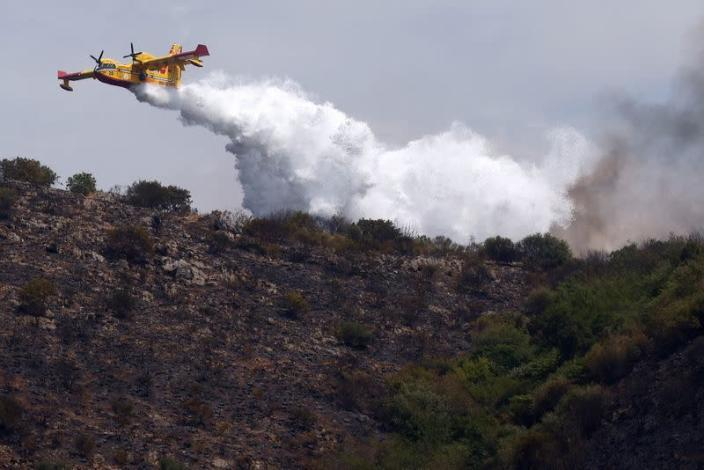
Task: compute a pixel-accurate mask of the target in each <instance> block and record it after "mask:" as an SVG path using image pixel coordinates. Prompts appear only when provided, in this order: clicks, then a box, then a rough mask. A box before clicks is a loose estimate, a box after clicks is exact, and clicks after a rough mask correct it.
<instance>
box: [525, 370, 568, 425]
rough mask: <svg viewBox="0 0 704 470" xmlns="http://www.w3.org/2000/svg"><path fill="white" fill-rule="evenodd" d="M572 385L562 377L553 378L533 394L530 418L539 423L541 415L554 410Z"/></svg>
mask: <svg viewBox="0 0 704 470" xmlns="http://www.w3.org/2000/svg"><path fill="white" fill-rule="evenodd" d="M571 387H572V384H571V383H570V382H569V381H568V380H567V379H565V378H564V377H559V376H556V377H553V378H551V379H550V380H548V381H547V382H545V383H543V384H542V385H541V386H540V387H538V388H537V389H536V390H535V391H534V392H533V405H532V418H533V421H539V420H540V419H541V418H542V417H543V415H545V414H546V413H548V412H550V411H552V410H554V409H555V407H556V406H557V405H558V403H560V400H562V397H563V396H564V395H565V394H566V393H567V392H568V391H569V390H570V388H571Z"/></svg>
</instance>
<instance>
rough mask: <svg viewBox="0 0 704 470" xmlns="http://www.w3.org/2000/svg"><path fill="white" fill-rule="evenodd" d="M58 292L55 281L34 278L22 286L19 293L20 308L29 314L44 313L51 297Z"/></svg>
mask: <svg viewBox="0 0 704 470" xmlns="http://www.w3.org/2000/svg"><path fill="white" fill-rule="evenodd" d="M56 294H57V292H56V286H55V285H54V283H53V282H51V281H49V280H47V279H43V278H34V279H32V280H31V281H29V282H28V283H27V284H25V285H24V287H22V289H21V290H20V294H19V300H20V305H19V310H20V312H22V313H26V314H28V315H37V316H38V315H44V313H46V309H47V302H48V301H49V298H50V297H53V296H55V295H56Z"/></svg>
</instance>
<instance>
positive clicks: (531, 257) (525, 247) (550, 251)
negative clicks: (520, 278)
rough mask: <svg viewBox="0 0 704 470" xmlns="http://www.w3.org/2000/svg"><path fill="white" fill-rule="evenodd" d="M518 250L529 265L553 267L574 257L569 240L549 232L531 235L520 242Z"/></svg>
mask: <svg viewBox="0 0 704 470" xmlns="http://www.w3.org/2000/svg"><path fill="white" fill-rule="evenodd" d="M518 250H519V252H520V254H521V257H522V258H523V261H524V263H525V264H526V266H528V267H532V268H537V269H552V268H556V267H558V266H561V265H563V264H565V263H566V262H567V261H569V260H570V259H571V258H572V252H571V251H570V248H569V246H568V245H567V242H565V241H564V240H560V239H559V238H556V237H554V236H552V235H550V234H549V233H546V234H540V233H536V234H535V235H529V236H527V237H526V238H524V239H523V240H521V241H520V243H519V244H518Z"/></svg>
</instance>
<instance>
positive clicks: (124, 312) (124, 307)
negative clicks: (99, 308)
mask: <svg viewBox="0 0 704 470" xmlns="http://www.w3.org/2000/svg"><path fill="white" fill-rule="evenodd" d="M105 306H106V307H107V308H108V310H111V311H112V312H113V314H114V315H115V317H117V318H119V319H128V318H130V317H131V316H132V312H133V311H134V309H135V307H136V306H137V299H136V298H135V297H134V296H133V295H132V293H131V292H130V290H129V289H127V288H122V289H117V290H115V291H114V292H112V293H111V294H110V295H109V296H108V298H107V299H106V300H105Z"/></svg>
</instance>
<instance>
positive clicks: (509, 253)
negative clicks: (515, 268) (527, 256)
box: [484, 236, 519, 263]
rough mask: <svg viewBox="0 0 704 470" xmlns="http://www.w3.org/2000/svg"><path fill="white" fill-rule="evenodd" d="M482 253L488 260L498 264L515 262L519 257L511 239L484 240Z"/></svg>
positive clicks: (497, 237) (495, 238)
mask: <svg viewBox="0 0 704 470" xmlns="http://www.w3.org/2000/svg"><path fill="white" fill-rule="evenodd" d="M484 252H485V253H486V255H487V256H488V257H489V258H490V259H493V260H494V261H498V262H500V263H510V262H512V261H516V260H517V259H518V255H519V253H518V250H517V249H516V246H515V245H514V244H513V242H512V241H511V239H509V238H503V237H499V236H496V237H492V238H487V239H486V240H484Z"/></svg>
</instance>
